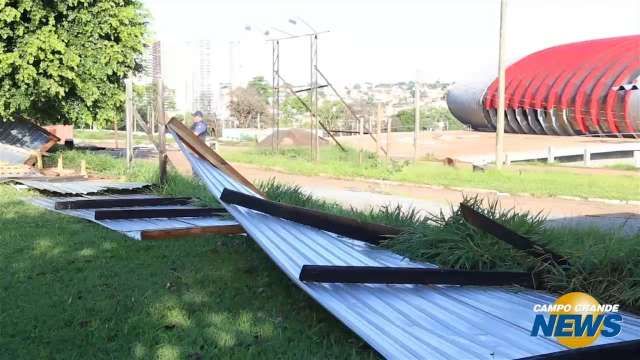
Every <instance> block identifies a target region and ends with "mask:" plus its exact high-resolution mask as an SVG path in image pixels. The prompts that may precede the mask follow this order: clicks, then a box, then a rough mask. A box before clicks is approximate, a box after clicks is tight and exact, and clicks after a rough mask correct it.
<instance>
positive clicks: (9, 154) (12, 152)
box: [0, 143, 31, 164]
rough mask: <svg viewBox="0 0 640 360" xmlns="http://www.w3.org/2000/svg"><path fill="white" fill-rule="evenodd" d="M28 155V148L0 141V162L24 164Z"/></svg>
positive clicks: (29, 155) (29, 153) (29, 154)
mask: <svg viewBox="0 0 640 360" xmlns="http://www.w3.org/2000/svg"><path fill="white" fill-rule="evenodd" d="M30 157H31V152H30V151H29V150H25V149H22V148H20V147H17V146H13V145H7V144H2V143H0V163H8V164H24V163H25V162H26V161H27V160H29V158H30Z"/></svg>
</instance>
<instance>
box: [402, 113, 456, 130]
mask: <svg viewBox="0 0 640 360" xmlns="http://www.w3.org/2000/svg"><path fill="white" fill-rule="evenodd" d="M415 114H416V110H415V109H407V110H401V111H399V112H398V113H396V115H394V117H395V119H396V121H397V122H399V129H398V130H399V131H412V130H413V128H414V126H415ZM439 122H442V123H444V126H445V128H446V129H448V130H461V129H464V128H465V126H464V125H463V124H462V123H461V122H459V121H458V119H456V118H455V117H454V116H453V114H451V111H449V109H447V108H440V107H428V108H422V109H420V128H421V129H429V128H437V127H438V123H439Z"/></svg>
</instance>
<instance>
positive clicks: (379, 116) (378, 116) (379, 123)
mask: <svg viewBox="0 0 640 360" xmlns="http://www.w3.org/2000/svg"><path fill="white" fill-rule="evenodd" d="M383 116H384V114H383V110H382V103H378V112H377V113H376V154H379V153H380V144H379V141H378V139H380V127H381V126H382V118H383Z"/></svg>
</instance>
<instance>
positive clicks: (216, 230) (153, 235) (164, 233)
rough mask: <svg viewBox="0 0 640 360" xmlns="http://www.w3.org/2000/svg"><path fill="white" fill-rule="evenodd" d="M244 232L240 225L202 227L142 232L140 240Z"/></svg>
mask: <svg viewBox="0 0 640 360" xmlns="http://www.w3.org/2000/svg"><path fill="white" fill-rule="evenodd" d="M244 233H245V231H244V229H243V228H242V226H240V225H218V226H202V227H193V228H186V229H167V230H144V231H141V232H140V238H141V239H142V240H164V239H171V238H178V237H185V236H197V235H238V234H244Z"/></svg>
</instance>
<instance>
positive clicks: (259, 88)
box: [247, 76, 273, 103]
mask: <svg viewBox="0 0 640 360" xmlns="http://www.w3.org/2000/svg"><path fill="white" fill-rule="evenodd" d="M247 87H248V88H253V89H254V90H255V91H256V92H257V93H258V94H260V96H261V97H262V98H263V99H264V102H265V103H269V98H270V97H271V96H272V95H273V89H272V88H271V85H269V83H268V82H267V81H266V80H265V79H264V77H262V76H256V77H254V78H253V79H251V81H249V83H248V84H247Z"/></svg>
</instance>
